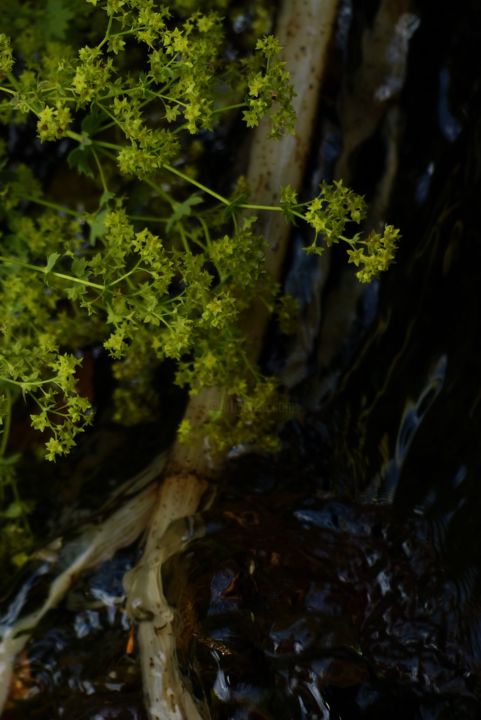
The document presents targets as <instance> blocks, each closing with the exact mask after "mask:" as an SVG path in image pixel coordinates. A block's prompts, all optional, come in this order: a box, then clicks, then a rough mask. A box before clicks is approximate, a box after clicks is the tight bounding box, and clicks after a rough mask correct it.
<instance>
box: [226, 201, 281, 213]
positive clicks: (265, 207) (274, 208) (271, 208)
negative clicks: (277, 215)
mask: <svg viewBox="0 0 481 720" xmlns="http://www.w3.org/2000/svg"><path fill="white" fill-rule="evenodd" d="M237 207H238V208H241V209H242V210H265V211H267V212H282V208H281V207H279V205H253V204H251V203H240V204H239V205H237Z"/></svg>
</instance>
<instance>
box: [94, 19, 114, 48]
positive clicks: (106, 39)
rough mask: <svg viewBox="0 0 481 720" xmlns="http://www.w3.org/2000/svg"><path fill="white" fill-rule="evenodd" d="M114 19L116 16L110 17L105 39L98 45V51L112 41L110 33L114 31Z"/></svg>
mask: <svg viewBox="0 0 481 720" xmlns="http://www.w3.org/2000/svg"><path fill="white" fill-rule="evenodd" d="M113 19H114V16H113V15H111V16H110V17H109V22H108V25H107V29H106V31H105V35H104V39H103V40H102V42H100V43H99V44H98V45H97V49H98V50H100V48H102V47H103V46H104V45H105V43H106V42H108V41H109V39H110V31H111V29H112V22H113Z"/></svg>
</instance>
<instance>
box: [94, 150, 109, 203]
mask: <svg viewBox="0 0 481 720" xmlns="http://www.w3.org/2000/svg"><path fill="white" fill-rule="evenodd" d="M92 155H93V156H94V160H95V163H96V165H97V168H98V171H99V175H100V182H101V184H102V190H103V191H104V193H108V192H109V189H108V187H107V183H106V182H105V175H104V171H103V168H102V165H101V163H100V160H99V158H98V155H97V153H96V152H95V149H94V148H92Z"/></svg>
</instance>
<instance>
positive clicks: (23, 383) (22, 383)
mask: <svg viewBox="0 0 481 720" xmlns="http://www.w3.org/2000/svg"><path fill="white" fill-rule="evenodd" d="M54 380H55V378H49V379H48V380H12V379H11V378H7V377H4V376H3V375H0V383H7V385H13V386H14V387H16V388H20V390H25V388H29V387H41V386H42V385H48V384H49V383H51V382H54Z"/></svg>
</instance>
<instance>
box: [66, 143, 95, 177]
mask: <svg viewBox="0 0 481 720" xmlns="http://www.w3.org/2000/svg"><path fill="white" fill-rule="evenodd" d="M91 154H92V153H91V150H90V148H87V147H86V146H85V145H79V147H76V148H74V150H72V151H71V152H70V153H69V154H68V156H67V162H68V164H69V166H70V167H71V168H72V169H73V170H77V171H78V172H79V173H81V174H82V175H86V176H87V177H90V178H93V177H94V174H93V172H92V168H91V167H90V165H89V159H90V157H91Z"/></svg>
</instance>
